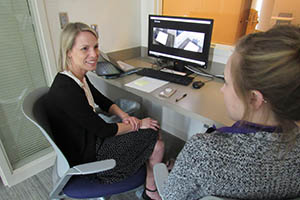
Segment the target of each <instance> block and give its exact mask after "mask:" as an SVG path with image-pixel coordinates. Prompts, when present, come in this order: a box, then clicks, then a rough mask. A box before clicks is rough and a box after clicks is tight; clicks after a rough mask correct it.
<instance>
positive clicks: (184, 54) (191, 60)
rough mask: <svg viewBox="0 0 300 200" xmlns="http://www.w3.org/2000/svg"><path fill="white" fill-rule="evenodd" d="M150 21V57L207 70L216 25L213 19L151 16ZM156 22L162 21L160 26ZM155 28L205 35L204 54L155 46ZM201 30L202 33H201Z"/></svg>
mask: <svg viewBox="0 0 300 200" xmlns="http://www.w3.org/2000/svg"><path fill="white" fill-rule="evenodd" d="M148 20H149V21H148V22H149V27H148V56H152V57H157V58H164V59H168V60H172V61H177V62H180V63H183V64H185V65H192V66H196V67H199V66H200V67H201V68H204V69H206V68H207V63H208V56H209V50H210V45H211V37H212V31H213V23H214V20H213V19H206V18H193V17H179V16H167V15H149V18H148ZM155 20H161V21H160V23H159V24H157V23H155V24H154V21H155ZM161 22H163V23H161ZM179 26H180V27H179ZM154 27H159V28H167V29H175V30H183V31H193V32H200V33H205V38H204V45H203V52H202V53H199V52H192V51H187V50H184V49H177V48H171V47H167V46H162V45H154V44H153V28H154ZM199 29H200V30H201V31H199Z"/></svg>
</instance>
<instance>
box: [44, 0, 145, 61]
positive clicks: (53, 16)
mask: <svg viewBox="0 0 300 200" xmlns="http://www.w3.org/2000/svg"><path fill="white" fill-rule="evenodd" d="M143 1H144V0H143ZM44 2H45V7H46V12H47V16H48V23H49V27H50V33H51V38H52V45H53V47H54V51H55V54H56V56H57V54H58V53H57V52H58V48H59V35H60V32H61V29H60V24H59V17H58V16H59V12H67V13H68V16H69V21H70V22H75V21H81V22H85V23H87V24H97V25H98V29H99V35H100V39H99V43H100V49H101V50H103V51H104V52H112V51H117V50H122V49H127V48H131V47H137V46H140V45H141V1H140V0H130V1H124V0H109V1H106V0H85V1H82V0H44Z"/></svg>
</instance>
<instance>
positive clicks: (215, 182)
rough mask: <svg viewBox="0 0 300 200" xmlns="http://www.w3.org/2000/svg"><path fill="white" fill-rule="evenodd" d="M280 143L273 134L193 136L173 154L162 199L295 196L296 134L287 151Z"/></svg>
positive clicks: (298, 176)
mask: <svg viewBox="0 0 300 200" xmlns="http://www.w3.org/2000/svg"><path fill="white" fill-rule="evenodd" d="M280 141H281V140H280V138H279V137H278V133H270V132H265V131H250V132H248V133H243V132H242V133H237V132H235V133H232V132H222V131H215V132H213V133H205V134H197V135H195V136H193V137H192V138H191V139H190V140H189V141H188V142H187V144H186V145H185V147H184V149H183V150H182V152H181V153H180V154H179V156H178V158H177V161H176V164H175V166H174V168H173V170H172V172H171V173H170V176H169V178H168V183H167V185H166V187H167V188H168V190H165V191H164V192H165V195H164V196H165V197H166V199H189V200H193V199H199V198H200V197H204V196H209V195H214V196H220V197H228V198H238V199H256V200H258V199H287V198H295V197H297V196H300V169H299V166H300V133H299V134H297V137H296V139H295V147H294V148H293V149H292V150H291V151H288V152H287V148H286V144H283V143H281V142H280ZM286 152H287V153H286ZM177 186H178V187H177ZM182 186H183V187H182ZM180 187H182V188H180ZM185 188H186V189H185ZM185 192H187V193H185Z"/></svg>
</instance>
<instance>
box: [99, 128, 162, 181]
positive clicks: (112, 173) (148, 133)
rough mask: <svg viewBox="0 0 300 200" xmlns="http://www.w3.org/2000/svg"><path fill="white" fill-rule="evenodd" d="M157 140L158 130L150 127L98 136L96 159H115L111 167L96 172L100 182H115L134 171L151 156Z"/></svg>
mask: <svg viewBox="0 0 300 200" xmlns="http://www.w3.org/2000/svg"><path fill="white" fill-rule="evenodd" d="M157 140H158V132H157V131H154V130H152V129H140V130H139V131H136V132H130V133H127V134H123V135H118V136H114V137H109V138H105V139H102V138H98V139H97V142H96V159H97V160H98V161H100V160H105V159H114V160H116V166H115V167H114V168H113V169H110V170H107V171H105V172H100V173H98V174H97V176H96V178H97V179H98V181H100V182H101V183H108V184H109V183H115V182H119V181H122V180H124V179H126V178H127V177H129V176H131V175H133V174H134V173H136V172H137V171H138V170H139V169H140V168H141V167H142V166H143V165H144V164H145V163H146V161H147V160H148V159H149V157H150V156H151V154H152V152H153V149H154V146H155V144H156V142H157Z"/></svg>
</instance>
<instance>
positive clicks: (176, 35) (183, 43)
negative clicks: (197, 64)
mask: <svg viewBox="0 0 300 200" xmlns="http://www.w3.org/2000/svg"><path fill="white" fill-rule="evenodd" d="M204 37H205V34H204V33H199V32H192V31H183V30H175V29H166V28H157V27H154V28H153V40H152V41H153V44H154V45H163V46H167V47H171V48H177V49H184V50H186V51H193V52H200V53H202V51H203V45H204Z"/></svg>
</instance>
